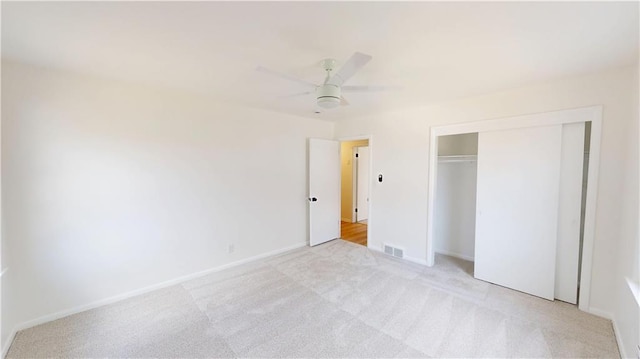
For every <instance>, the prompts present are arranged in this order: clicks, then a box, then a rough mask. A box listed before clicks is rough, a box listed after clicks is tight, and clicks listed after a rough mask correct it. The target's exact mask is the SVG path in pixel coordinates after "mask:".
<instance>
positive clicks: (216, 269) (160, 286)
mask: <svg viewBox="0 0 640 359" xmlns="http://www.w3.org/2000/svg"><path fill="white" fill-rule="evenodd" d="M307 245H308V243H307V242H302V243H298V244H294V245H292V246H288V247H284V248H280V249H276V250H274V251H270V252H266V253H262V254H258V255H256V256H253V257H248V258H245V259H240V260H238V261H235V262H231V263H227V264H224V265H221V266H218V267H213V268H209V269H205V270H203V271H200V272H196V273H192V274H187V275H185V276H182V277H178V278H174V279H170V280H168V281H164V282H161V283H158V284H154V285H150V286H148V287H144V288H140V289H136V290H133V291H130V292H126V293H123V294H118V295H115V296H113V297H109V298H105V299H100V300H97V301H94V302H91V303H88V304H85V305H81V306H78V307H75V308H69V309H65V310H61V311H59V312H55V313H52V314H48V315H45V316H42V317H39V318H36V319H32V320H29V321H26V322H24V323H21V324H18V325H17V326H16V327H15V328H14V329H13V330H12V331H11V335H9V337H8V338H7V341H6V343H3V345H2V358H5V357H6V355H7V353H8V352H9V348H10V347H11V344H12V343H13V339H14V338H15V336H16V334H17V333H18V332H19V331H21V330H25V329H29V328H31V327H35V326H36V325H40V324H44V323H47V322H51V321H54V320H57V319H60V318H64V317H68V316H70V315H73V314H77V313H81V312H84V311H87V310H90V309H95V308H98V307H102V306H105V305H109V304H113V303H117V302H120V301H123V300H125V299H129V298H132V297H135V296H138V295H142V294H146V293H149V292H152V291H154V290H158V289H163V288H167V287H170V286H173V285H176V284H180V283H183V282H186V281H188V280H191V279H195V278H199V277H202V276H205V275H207V274H211V273H215V272H219V271H222V270H225V269H229V268H233V267H236V266H239V265H242V264H246V263H250V262H254V261H257V260H260V259H263V258H266V257H271V256H274V255H277V254H281V253H285V252H288V251H291V250H294V249H297V248H301V247H305V246H307Z"/></svg>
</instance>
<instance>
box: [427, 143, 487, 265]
mask: <svg viewBox="0 0 640 359" xmlns="http://www.w3.org/2000/svg"><path fill="white" fill-rule="evenodd" d="M477 155H478V134H477V133H468V134H461V135H451V136H441V137H439V138H438V172H437V173H438V178H437V188H436V208H435V213H434V235H435V247H434V248H435V251H436V253H441V254H446V255H449V256H453V257H458V258H462V259H465V260H469V261H473V258H474V248H475V223H476V176H477V161H476V158H477Z"/></svg>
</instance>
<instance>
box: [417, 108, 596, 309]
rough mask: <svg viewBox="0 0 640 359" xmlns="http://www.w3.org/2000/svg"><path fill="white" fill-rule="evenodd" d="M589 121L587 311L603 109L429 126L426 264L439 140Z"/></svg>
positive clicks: (430, 254) (583, 300) (583, 280)
mask: <svg viewBox="0 0 640 359" xmlns="http://www.w3.org/2000/svg"><path fill="white" fill-rule="evenodd" d="M588 121H591V138H590V140H591V143H590V149H589V170H588V174H587V199H586V205H585V220H584V237H583V243H582V266H581V268H580V273H581V274H580V291H579V301H578V308H580V310H583V311H587V312H589V311H590V306H589V302H590V294H591V268H592V264H593V245H594V237H595V217H596V200H597V195H598V174H599V169H600V143H601V138H602V106H601V105H599V106H590V107H582V108H576V109H569V110H559V111H549V112H541V113H536V114H530V115H521V116H512V117H504V118H498V119H491V120H482V121H475V122H466V123H457V124H452V125H443V126H432V127H431V131H430V138H429V179H428V198H427V202H428V203H427V205H428V211H427V253H426V260H427V261H426V262H427V263H426V264H427V266H430V267H431V266H433V265H434V262H435V251H434V242H435V237H434V223H433V220H434V211H435V194H436V188H437V170H438V169H437V168H438V137H439V136H447V135H459V134H465V133H474V132H484V131H498V130H507V129H515V128H522V127H535V126H549V125H561V124H566V123H576V122H588Z"/></svg>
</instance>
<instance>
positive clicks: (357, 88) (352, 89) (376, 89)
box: [342, 86, 401, 92]
mask: <svg viewBox="0 0 640 359" xmlns="http://www.w3.org/2000/svg"><path fill="white" fill-rule="evenodd" d="M400 89H401V87H400V86H342V91H343V92H381V91H395V90H400Z"/></svg>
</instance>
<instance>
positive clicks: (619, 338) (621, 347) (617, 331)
mask: <svg viewBox="0 0 640 359" xmlns="http://www.w3.org/2000/svg"><path fill="white" fill-rule="evenodd" d="M611 323H612V324H613V335H615V337H616V343H618V351H619V352H620V358H631V355H628V354H629V353H627V352H625V349H624V344H623V343H622V336H621V335H620V329H619V328H618V324H617V323H616V320H615V319H611Z"/></svg>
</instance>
